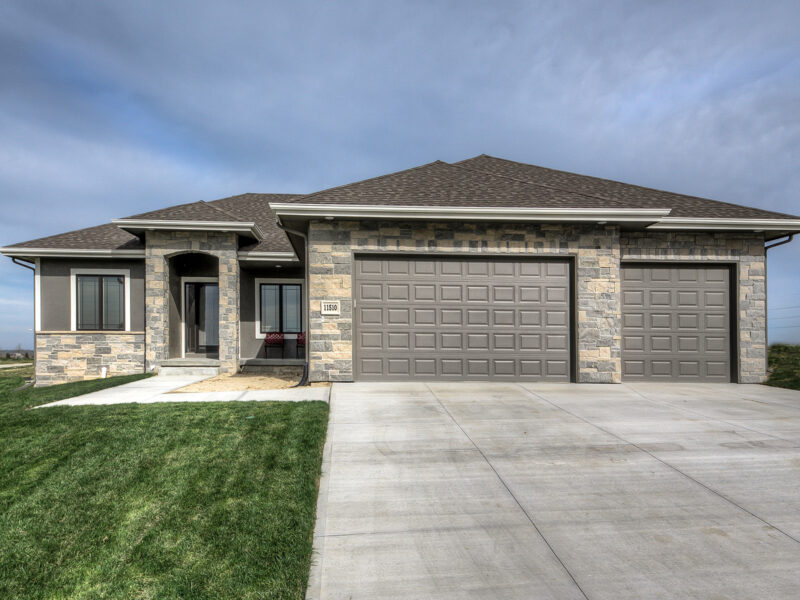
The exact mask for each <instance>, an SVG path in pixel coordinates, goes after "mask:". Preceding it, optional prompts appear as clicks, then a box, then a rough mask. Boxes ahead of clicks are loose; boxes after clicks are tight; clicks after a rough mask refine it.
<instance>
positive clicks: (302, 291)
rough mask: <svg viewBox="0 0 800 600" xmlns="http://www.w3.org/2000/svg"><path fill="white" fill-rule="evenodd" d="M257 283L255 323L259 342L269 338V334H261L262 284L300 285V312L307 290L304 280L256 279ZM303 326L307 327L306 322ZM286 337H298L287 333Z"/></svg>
mask: <svg viewBox="0 0 800 600" xmlns="http://www.w3.org/2000/svg"><path fill="white" fill-rule="evenodd" d="M255 281H256V293H255V300H256V304H255V309H256V315H255V317H256V318H255V321H256V339H257V340H258V339H260V340H263V339H264V338H266V337H267V334H266V333H262V332H261V284H262V283H295V284H299V285H300V310H301V311H302V309H303V298H304V294H305V292H306V291H305V289H303V288H304V287H305V286H304V285H303V280H302V279H276V278H273V277H256V280H255ZM303 317H305V314H303ZM303 321H305V318H303ZM303 325H304V326H305V325H306V324H305V322H304V323H303ZM286 335H288V336H296V335H297V334H296V333H287V334H286ZM288 339H293V338H291V337H290V338H288Z"/></svg>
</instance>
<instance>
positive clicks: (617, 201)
mask: <svg viewBox="0 0 800 600" xmlns="http://www.w3.org/2000/svg"><path fill="white" fill-rule="evenodd" d="M480 156H485V157H487V158H495V157H494V156H489V155H488V154H481V155H480ZM480 156H476V157H475V158H480ZM466 160H472V159H471V158H468V159H466ZM466 160H464V161H459V162H458V163H451V165H450V166H452V167H457V168H459V169H464V170H466V171H472V172H474V173H486V174H487V175H492V176H493V177H502V178H503V179H510V180H511V181H516V182H519V183H524V184H525V185H532V186H537V187H542V188H545V189H548V190H558V191H559V192H567V193H569V194H575V195H576V196H584V197H586V198H596V199H597V200H602V201H604V202H611V203H612V204H614V205H616V206H620V205H621V204H622V203H621V202H620V201H619V200H612V199H611V198H606V197H605V196H598V195H597V194H587V193H586V192H576V191H575V190H566V189H564V188H560V187H556V186H554V185H547V184H546V183H539V182H538V181H528V180H526V179H519V178H517V177H511V176H510V175H505V174H503V173H492V172H491V171H485V170H484V169H476V168H473V167H466V166H464V165H462V164H460V163H462V162H466ZM500 160H503V159H500ZM512 162H513V161H512ZM518 164H521V165H524V164H525V163H518ZM527 166H530V167H535V166H537V165H527ZM540 168H545V167H540ZM664 208H668V207H666V206H665V207H664Z"/></svg>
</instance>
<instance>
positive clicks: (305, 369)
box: [275, 220, 311, 387]
mask: <svg viewBox="0 0 800 600" xmlns="http://www.w3.org/2000/svg"><path fill="white" fill-rule="evenodd" d="M275 225H277V226H278V229H282V230H283V231H285V232H286V233H292V234H294V235H299V236H300V237H301V238H303V244H304V247H305V256H304V258H305V260H304V262H305V268H304V269H303V287H304V288H305V296H306V301H305V305H306V356H305V362H304V363H303V376H302V377H301V378H300V381H299V382H298V383H297V385H295V386H294V387H301V386H306V385H309V382H308V363H309V356H310V352H311V293H310V290H309V276H308V234H307V233H305V232H303V231H298V230H297V229H289V228H288V227H284V226H283V224H282V223H281V222H280V221H279V220H278V221H275Z"/></svg>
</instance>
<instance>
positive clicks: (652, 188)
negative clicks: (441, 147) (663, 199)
mask: <svg viewBox="0 0 800 600" xmlns="http://www.w3.org/2000/svg"><path fill="white" fill-rule="evenodd" d="M481 157H486V158H491V159H492V160H499V161H503V162H507V163H513V164H515V165H522V166H523V167H534V168H536V169H544V170H545V171H552V172H554V173H563V174H564V175H569V176H571V177H575V176H578V177H586V178H589V179H595V180H597V181H604V182H607V183H613V184H617V185H624V186H629V187H636V188H639V189H641V190H646V191H649V192H658V193H660V194H669V195H671V196H681V197H683V198H688V199H690V200H702V201H703V202H716V203H717V204H724V205H726V206H735V207H736V208H753V207H751V206H747V205H744V204H736V203H735V202H726V201H725V200H716V199H714V198H705V197H703V196H693V195H690V194H682V193H680V192H670V191H668V190H662V189H659V188H654V187H648V186H646V185H639V184H638V183H627V182H625V181H618V180H616V179H606V178H605V177H595V176H594V175H584V174H582V173H573V172H571V171H564V170H563V169H553V168H551V167H543V166H541V165H532V164H530V163H524V162H520V161H518V160H511V159H508V158H500V157H498V156H492V155H490V154H480V155H479V156H475V157H473V158H467V159H464V160H463V161H460V162H467V161H468V160H474V159H475V158H481ZM542 185H546V184H542ZM553 189H556V190H561V191H565V192H569V191H571V190H565V189H564V188H560V187H555V186H553ZM575 193H583V192H575ZM596 197H597V198H599V199H601V200H606V198H605V197H603V196H596ZM674 208H675V207H672V209H673V210H674ZM757 210H763V211H764V212H771V213H773V214H776V215H783V216H785V217H793V216H794V215H790V214H789V213H784V212H778V211H774V210H767V209H765V208H760V209H757Z"/></svg>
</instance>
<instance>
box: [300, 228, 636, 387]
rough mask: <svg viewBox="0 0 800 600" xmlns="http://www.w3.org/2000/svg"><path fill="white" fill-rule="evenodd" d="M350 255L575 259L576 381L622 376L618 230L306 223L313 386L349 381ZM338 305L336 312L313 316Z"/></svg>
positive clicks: (614, 379) (351, 313)
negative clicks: (326, 303) (324, 305)
mask: <svg viewBox="0 0 800 600" xmlns="http://www.w3.org/2000/svg"><path fill="white" fill-rule="evenodd" d="M353 252H425V253H426V255H427V256H430V254H435V253H439V252H441V253H448V254H461V253H463V254H465V255H476V254H487V253H493V254H505V255H514V254H519V255H522V254H524V255H526V256H537V255H538V256H550V257H553V256H556V257H558V256H563V257H575V261H576V269H577V280H578V283H577V286H578V290H577V312H578V348H577V351H578V380H579V381H581V382H605V383H612V382H613V383H618V382H619V381H620V372H621V364H620V361H621V350H620V345H621V332H620V322H621V313H620V306H621V304H620V276H619V264H620V256H619V230H618V228H617V227H615V226H605V227H600V226H583V225H575V226H572V225H557V224H554V225H542V224H530V223H520V224H513V223H510V224H509V223H503V224H499V223H498V224H494V223H463V222H455V221H453V222H437V223H433V222H419V221H416V222H408V223H398V222H378V221H332V222H327V221H314V222H312V223H311V224H310V225H309V271H310V274H309V278H310V285H309V288H310V289H309V300H310V305H311V306H310V311H311V314H310V319H309V320H310V327H309V342H310V344H311V347H310V354H311V356H310V359H311V380H312V381H351V380H352V379H353V341H352V340H353V329H352V327H353V326H352V317H353V303H352V273H353ZM337 299H338V300H340V301H341V315H340V316H339V317H325V318H324V319H323V317H322V315H321V314H320V302H321V301H322V300H337Z"/></svg>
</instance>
